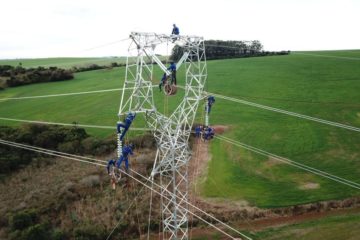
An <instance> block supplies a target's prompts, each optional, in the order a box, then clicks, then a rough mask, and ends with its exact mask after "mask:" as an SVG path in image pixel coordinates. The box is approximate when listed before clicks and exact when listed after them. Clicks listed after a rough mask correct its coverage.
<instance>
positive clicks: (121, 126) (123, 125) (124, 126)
mask: <svg viewBox="0 0 360 240" xmlns="http://www.w3.org/2000/svg"><path fill="white" fill-rule="evenodd" d="M135 116H136V113H131V112H129V113H128V115H127V116H126V118H125V122H124V123H123V122H118V123H117V132H118V133H121V136H120V141H122V140H123V138H124V136H125V134H126V132H127V130H128V129H129V127H130V125H131V123H132V121H134V119H135Z"/></svg>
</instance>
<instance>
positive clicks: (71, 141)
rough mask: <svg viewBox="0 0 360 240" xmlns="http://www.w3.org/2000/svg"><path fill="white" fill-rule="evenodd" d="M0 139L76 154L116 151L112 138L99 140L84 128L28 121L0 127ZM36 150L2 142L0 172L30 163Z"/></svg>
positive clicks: (35, 156) (4, 172)
mask: <svg viewBox="0 0 360 240" xmlns="http://www.w3.org/2000/svg"><path fill="white" fill-rule="evenodd" d="M0 139H4V140H8V141H12V142H18V143H24V144H28V145H32V146H38V147H42V148H47V149H52V150H58V151H61V152H67V153H74V154H91V155H103V154H108V153H111V152H113V151H114V149H115V147H116V142H115V140H114V139H113V138H111V139H110V138H109V139H97V138H95V137H91V136H89V135H88V134H87V133H86V131H85V130H84V129H83V128H78V127H76V126H74V127H70V128H69V127H62V126H47V125H38V124H26V125H23V126H21V127H17V128H15V127H8V126H0ZM38 157H40V155H38V154H37V153H35V152H31V151H27V150H19V149H14V148H12V147H9V146H6V145H0V165H1V168H0V175H1V174H8V173H10V172H12V171H14V170H17V169H18V168H21V167H22V166H25V165H28V164H29V163H31V161H32V160H33V159H34V158H38Z"/></svg>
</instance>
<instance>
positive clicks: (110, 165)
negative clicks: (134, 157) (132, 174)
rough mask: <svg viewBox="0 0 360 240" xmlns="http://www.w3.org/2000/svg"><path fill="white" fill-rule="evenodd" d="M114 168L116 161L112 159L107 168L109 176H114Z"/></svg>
mask: <svg viewBox="0 0 360 240" xmlns="http://www.w3.org/2000/svg"><path fill="white" fill-rule="evenodd" d="M114 167H115V160H113V159H110V160H109V161H108V164H107V166H106V169H107V173H108V174H109V175H112V169H113V168H114Z"/></svg>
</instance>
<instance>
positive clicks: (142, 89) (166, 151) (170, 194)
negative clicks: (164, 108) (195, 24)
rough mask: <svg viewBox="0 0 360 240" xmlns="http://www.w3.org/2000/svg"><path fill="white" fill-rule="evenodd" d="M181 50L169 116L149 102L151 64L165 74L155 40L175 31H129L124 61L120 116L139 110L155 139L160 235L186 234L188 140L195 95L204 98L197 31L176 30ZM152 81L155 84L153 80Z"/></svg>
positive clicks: (203, 60)
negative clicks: (181, 72)
mask: <svg viewBox="0 0 360 240" xmlns="http://www.w3.org/2000/svg"><path fill="white" fill-rule="evenodd" d="M176 37H177V40H176V43H177V44H179V45H180V46H182V47H183V49H184V52H183V55H182V57H181V59H180V60H179V61H178V63H177V68H178V69H179V68H180V67H181V66H182V65H184V66H185V86H184V91H185V93H184V98H183V99H182V100H181V102H180V103H179V105H178V106H177V108H176V109H175V111H174V112H173V113H172V114H171V115H170V116H165V115H164V114H163V113H160V112H159V111H158V110H157V108H156V105H155V103H154V97H153V83H152V80H153V79H155V81H156V83H158V81H159V80H158V79H159V78H158V77H155V78H154V77H153V76H154V75H153V74H154V67H155V66H156V67H160V68H161V69H162V71H163V72H166V73H167V74H168V75H170V72H169V71H168V70H167V68H166V66H165V65H164V64H163V63H162V62H161V60H160V59H159V58H158V55H156V54H155V53H156V52H155V49H156V48H157V47H158V45H161V44H169V42H170V41H173V39H174V36H169V35H160V34H155V33H138V32H133V33H131V35H130V38H131V40H132V41H131V43H130V46H129V55H128V58H127V63H126V74H125V82H124V88H123V90H122V96H121V101H120V109H119V117H121V116H122V115H124V114H126V113H128V112H136V113H144V116H145V119H146V123H147V125H148V127H149V128H150V129H151V131H152V133H153V135H154V137H155V139H156V142H157V146H158V149H157V154H156V159H155V162H154V167H153V171H152V173H151V174H152V176H153V177H156V178H157V179H159V181H160V185H161V189H160V192H161V194H162V196H161V209H162V227H163V238H164V239H188V214H187V212H188V206H187V202H188V163H189V160H190V155H191V152H190V149H189V145H188V140H189V136H190V133H191V129H192V125H193V122H194V118H195V115H196V112H197V109H198V105H199V102H200V100H202V99H203V98H204V92H203V91H204V85H205V82H206V78H207V68H206V58H205V46H204V41H203V38H202V37H196V36H176ZM156 86H157V85H156Z"/></svg>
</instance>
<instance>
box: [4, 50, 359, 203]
mask: <svg viewBox="0 0 360 240" xmlns="http://www.w3.org/2000/svg"><path fill="white" fill-rule="evenodd" d="M306 54H312V55H304V54H291V55H288V56H274V57H259V58H246V59H232V60H221V61H220V60H219V61H208V74H209V75H208V84H207V90H208V91H210V92H214V93H218V94H222V95H226V96H231V97H235V98H242V99H246V100H249V101H253V102H256V103H260V104H265V105H268V106H272V107H277V108H281V109H285V110H289V111H294V112H297V113H301V114H306V115H310V116H313V117H319V118H323V119H326V120H331V121H336V122H340V123H344V124H349V125H352V126H356V127H360V110H359V107H360V61H358V60H357V58H360V50H354V51H338V52H315V53H311V52H307V53H306ZM314 54H316V55H319V54H327V55H328V57H318V56H313V55H314ZM329 56H330V57H329ZM333 56H334V57H333ZM336 56H341V57H346V56H349V57H351V59H350V58H349V59H345V58H337V57H336ZM0 64H1V63H0ZM182 74H183V73H182V72H179V79H180V80H178V82H179V84H182V81H181V76H182ZM160 76H161V74H160V73H159V78H160ZM123 78H124V68H116V69H112V70H99V71H91V72H84V73H77V74H76V75H75V80H72V81H66V82H58V83H44V84H35V85H29V86H23V87H17V88H9V89H6V90H4V91H2V92H0V98H6V97H20V96H32V95H45V94H56V93H66V92H78V91H91V90H100V89H110V88H119V87H122V83H123ZM154 83H158V81H157V80H156V81H154ZM155 93H156V96H155V98H156V100H158V101H159V109H162V108H163V104H162V102H163V101H164V99H165V98H164V96H162V94H160V93H158V91H155ZM180 96H181V94H179V95H178V96H176V97H172V98H171V99H170V100H169V104H170V107H169V108H170V109H171V108H172V107H173V106H174V105H175V104H176V101H178V100H179V98H180ZM119 100H120V92H107V93H98V94H89V95H78V96H67V97H54V98H46V99H44V98H43V99H29V100H7V101H2V102H1V101H0V117H8V118H18V119H28V120H42V121H53V122H66V123H71V122H74V121H76V122H78V123H80V124H81V123H82V124H95V125H109V126H112V125H114V123H115V122H116V120H117V111H118V107H119ZM210 117H211V120H210V121H211V123H212V124H214V125H215V124H221V125H227V126H229V127H230V130H228V131H227V132H226V133H225V136H227V137H230V138H232V139H235V140H237V141H240V142H243V143H246V144H249V145H252V146H255V147H258V148H261V149H264V150H266V151H268V152H271V153H274V154H277V155H280V156H284V157H288V158H290V159H292V160H295V161H298V162H301V163H304V164H307V165H309V166H311V167H315V168H318V169H321V170H324V171H327V172H329V173H332V174H335V175H338V176H340V177H343V178H346V179H349V180H352V181H355V182H358V183H360V179H359V176H360V162H359V161H358V160H359V158H360V150H359V149H360V141H359V133H357V132H351V131H349V130H344V129H339V128H335V127H331V126H327V125H322V124H319V123H315V122H310V121H307V120H302V119H298V118H294V117H291V116H287V115H283V114H279V113H274V112H269V111H266V110H261V109H257V108H254V107H250V106H245V105H241V104H237V103H233V102H229V101H226V100H222V99H217V100H216V103H215V105H214V107H213V110H212V114H211V116H210ZM201 118H202V117H201V114H199V116H198V118H197V122H200V121H201V120H202V119H201ZM142 123H143V121H141V120H139V121H136V123H135V126H141V125H142ZM0 124H2V125H10V124H15V123H11V122H8V121H2V120H0ZM88 131H89V132H90V133H91V134H95V135H98V136H107V135H109V134H111V133H112V131H111V130H101V129H88ZM211 154H212V160H211V161H210V163H209V168H208V174H207V177H206V179H205V181H204V183H203V184H202V186H201V189H202V195H203V196H205V197H209V198H211V197H216V198H231V199H234V200H246V201H247V202H249V204H250V205H256V206H259V207H279V206H288V205H293V204H300V203H307V202H314V201H319V200H327V199H341V198H345V197H350V196H354V195H360V191H359V190H355V189H352V188H350V187H346V186H344V185H340V184H338V183H335V182H332V181H330V180H326V179H323V178H320V177H317V176H314V175H312V174H310V173H306V172H304V171H302V170H299V169H296V168H293V167H291V166H287V165H284V164H279V163H277V162H276V161H274V160H272V159H267V158H265V157H261V156H259V155H257V154H254V153H250V152H248V151H246V150H243V149H240V148H238V147H236V146H233V145H230V144H228V143H225V142H220V141H219V140H214V141H213V142H212V143H211ZM308 184H318V185H317V186H318V188H315V189H309V188H307V187H306V186H307V185H308Z"/></svg>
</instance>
